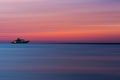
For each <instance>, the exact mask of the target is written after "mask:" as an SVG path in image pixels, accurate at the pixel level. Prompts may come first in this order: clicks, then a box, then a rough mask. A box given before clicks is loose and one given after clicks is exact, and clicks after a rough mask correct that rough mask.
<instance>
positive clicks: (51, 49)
mask: <svg viewBox="0 0 120 80" xmlns="http://www.w3.org/2000/svg"><path fill="white" fill-rule="evenodd" d="M0 80H120V45H97V44H96V45H95V44H0Z"/></svg>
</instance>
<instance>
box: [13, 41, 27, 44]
mask: <svg viewBox="0 0 120 80" xmlns="http://www.w3.org/2000/svg"><path fill="white" fill-rule="evenodd" d="M11 43H12V44H27V43H29V41H24V42H11Z"/></svg>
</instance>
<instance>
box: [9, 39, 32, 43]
mask: <svg viewBox="0 0 120 80" xmlns="http://www.w3.org/2000/svg"><path fill="white" fill-rule="evenodd" d="M29 42H30V41H26V40H24V39H20V38H17V39H16V40H14V41H12V42H11V43H12V44H26V43H29Z"/></svg>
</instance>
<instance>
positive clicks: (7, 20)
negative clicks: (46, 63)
mask: <svg viewBox="0 0 120 80" xmlns="http://www.w3.org/2000/svg"><path fill="white" fill-rule="evenodd" d="M17 37H21V38H24V39H29V40H32V41H52V42H120V0H0V41H6V40H7V41H9V40H13V39H16V38H17Z"/></svg>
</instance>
